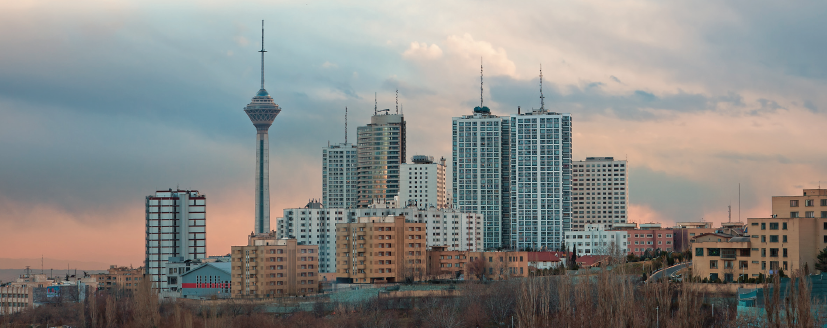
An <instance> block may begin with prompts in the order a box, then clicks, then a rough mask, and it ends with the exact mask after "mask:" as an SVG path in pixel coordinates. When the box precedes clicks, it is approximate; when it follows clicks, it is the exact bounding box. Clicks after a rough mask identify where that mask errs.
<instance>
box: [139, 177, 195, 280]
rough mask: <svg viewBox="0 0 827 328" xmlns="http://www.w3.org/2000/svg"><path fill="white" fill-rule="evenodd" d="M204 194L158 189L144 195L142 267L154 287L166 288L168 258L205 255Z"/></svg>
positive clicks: (186, 258) (188, 258)
mask: <svg viewBox="0 0 827 328" xmlns="http://www.w3.org/2000/svg"><path fill="white" fill-rule="evenodd" d="M206 202H207V197H206V196H205V195H202V194H200V193H199V192H198V190H180V189H177V190H172V189H169V190H158V191H156V192H155V195H151V196H147V197H146V257H145V260H144V267H145V268H146V275H147V277H149V278H150V279H151V280H150V281H151V282H152V286H153V288H156V289H158V290H159V291H161V292H165V291H166V290H167V280H166V265H167V261H168V260H169V258H170V257H182V258H184V259H185V260H194V259H203V258H205V257H206V254H207V237H206V233H207V231H206V230H207V225H206V215H207V209H206Z"/></svg>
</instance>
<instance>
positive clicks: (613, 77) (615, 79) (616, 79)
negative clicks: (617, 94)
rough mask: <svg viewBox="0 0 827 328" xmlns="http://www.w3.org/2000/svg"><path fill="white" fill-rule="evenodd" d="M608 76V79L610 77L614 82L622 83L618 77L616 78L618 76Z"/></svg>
mask: <svg viewBox="0 0 827 328" xmlns="http://www.w3.org/2000/svg"><path fill="white" fill-rule="evenodd" d="M609 78H610V79H612V81H615V82H617V83H623V82H620V79H618V78H617V77H615V76H614V75H611V76H609Z"/></svg>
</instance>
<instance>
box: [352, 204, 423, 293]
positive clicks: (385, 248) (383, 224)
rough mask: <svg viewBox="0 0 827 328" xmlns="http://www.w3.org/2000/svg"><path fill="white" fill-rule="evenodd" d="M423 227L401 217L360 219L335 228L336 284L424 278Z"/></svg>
mask: <svg viewBox="0 0 827 328" xmlns="http://www.w3.org/2000/svg"><path fill="white" fill-rule="evenodd" d="M426 240H427V235H426V229H425V223H417V222H414V221H413V220H407V219H406V218H405V217H404V216H397V217H394V216H384V217H361V218H359V221H358V222H356V223H340V224H337V225H336V262H337V268H336V269H337V271H338V272H337V280H339V281H342V282H348V283H375V282H401V281H414V280H423V279H424V278H425V277H426V271H425V269H426V263H425V259H426V257H425V256H426V254H425V252H426V247H427V246H426Z"/></svg>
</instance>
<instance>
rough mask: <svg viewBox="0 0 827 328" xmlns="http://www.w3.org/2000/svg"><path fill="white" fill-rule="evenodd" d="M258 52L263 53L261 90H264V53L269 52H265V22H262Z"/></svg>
mask: <svg viewBox="0 0 827 328" xmlns="http://www.w3.org/2000/svg"><path fill="white" fill-rule="evenodd" d="M258 52H260V53H261V88H262V89H264V53H265V52H267V51H266V50H264V20H263V19H262V20H261V50H259V51H258Z"/></svg>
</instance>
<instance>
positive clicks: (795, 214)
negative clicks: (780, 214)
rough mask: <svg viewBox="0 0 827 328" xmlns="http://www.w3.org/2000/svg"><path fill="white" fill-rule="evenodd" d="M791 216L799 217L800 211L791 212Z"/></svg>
mask: <svg viewBox="0 0 827 328" xmlns="http://www.w3.org/2000/svg"><path fill="white" fill-rule="evenodd" d="M790 217H791V218H797V217H798V212H790Z"/></svg>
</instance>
